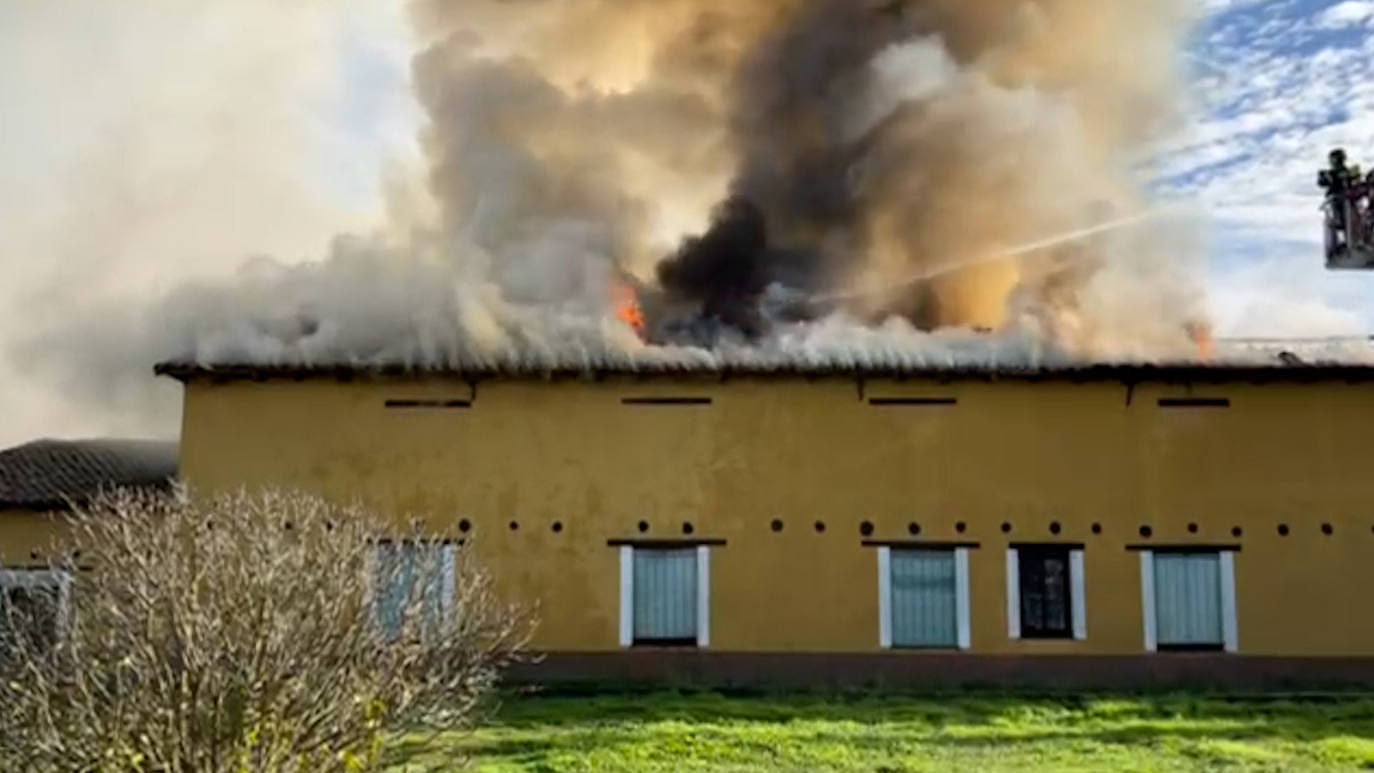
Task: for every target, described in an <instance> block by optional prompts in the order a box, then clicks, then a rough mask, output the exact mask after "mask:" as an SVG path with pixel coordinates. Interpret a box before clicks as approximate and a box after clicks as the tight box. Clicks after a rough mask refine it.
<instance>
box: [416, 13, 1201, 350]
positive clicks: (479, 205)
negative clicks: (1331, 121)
mask: <svg viewBox="0 0 1374 773" xmlns="http://www.w3.org/2000/svg"><path fill="white" fill-rule="evenodd" d="M414 11H415V19H416V23H417V27H418V28H419V29H420V30H422V31H423V32H424V33H425V38H426V40H427V47H426V50H425V51H424V52H423V53H422V54H421V55H420V56H419V57H418V58H417V60H416V65H415V75H416V81H417V86H418V93H419V95H420V99H421V102H422V104H423V105H424V107H425V109H426V111H427V113H428V115H429V118H430V121H431V123H430V126H429V129H428V130H427V132H426V147H427V150H428V153H429V155H430V159H431V173H430V181H429V182H430V188H431V190H432V191H433V192H434V194H435V196H436V200H437V202H438V203H439V206H440V226H439V233H441V234H446V235H447V237H446V238H448V239H449V240H450V241H449V245H450V247H452V248H453V249H454V250H456V251H455V252H454V253H452V254H453V255H455V257H456V259H457V262H458V263H459V264H461V265H463V266H464V267H465V269H475V270H476V272H477V275H478V276H480V277H482V278H483V279H484V280H486V281H489V282H491V283H492V291H493V294H494V295H495V296H496V297H497V298H498V303H497V306H496V307H495V308H492V307H487V309H486V311H489V312H493V313H494V314H495V315H496V317H498V318H502V319H506V318H509V315H510V314H512V313H514V311H515V307H523V308H538V309H542V310H543V311H542V312H541V314H549V313H554V314H556V315H557V319H558V321H559V322H560V323H561V324H562V325H563V327H562V329H558V328H545V329H543V330H539V331H537V333H534V335H536V337H537V338H538V339H539V340H538V343H539V348H544V349H545V350H547V351H552V352H555V353H560V354H561V353H573V352H582V353H587V352H588V350H587V346H588V345H589V342H590V347H591V349H592V350H597V349H600V348H603V347H606V348H609V349H611V350H613V351H615V352H616V353H617V354H618V355H628V356H630V357H631V358H637V357H641V356H646V352H645V351H643V349H642V348H640V347H637V345H636V343H637V342H633V341H631V342H628V346H629V347H630V350H631V351H625V349H624V347H625V346H626V345H627V342H624V341H620V340H608V339H606V338H605V337H598V336H597V335H596V334H595V333H594V332H592V331H588V330H586V327H587V325H586V324H585V319H586V318H585V314H586V311H587V308H590V309H591V310H592V312H593V316H594V317H595V316H598V314H597V311H598V308H597V307H598V306H599V305H600V306H604V305H605V303H606V301H605V299H604V298H597V297H596V296H598V295H603V296H604V295H606V293H605V291H604V290H602V289H601V288H603V287H606V286H608V280H607V279H606V278H605V277H604V276H603V275H602V274H603V272H605V271H610V272H614V273H624V274H627V275H629V276H630V277H631V278H632V279H634V280H637V281H638V282H641V283H643V284H644V288H643V290H642V292H643V294H644V295H645V298H644V302H645V305H646V306H647V307H648V309H649V311H650V313H649V317H650V330H649V334H650V341H651V342H652V343H654V344H661V345H665V346H666V347H668V348H663V347H659V348H660V350H659V351H655V352H652V353H649V354H647V356H649V357H650V358H651V359H655V358H659V357H664V358H669V359H671V358H673V357H677V356H684V357H689V358H690V357H691V356H707V357H719V356H720V355H722V353H724V352H733V351H738V350H752V351H753V352H755V353H757V352H767V351H774V352H775V355H774V356H777V357H780V358H781V359H782V360H784V361H785V360H788V359H790V358H791V356H790V355H789V354H787V353H783V352H779V351H777V350H778V349H779V347H786V346H796V345H797V342H803V343H801V344H800V348H797V349H795V350H790V349H789V350H788V351H792V352H793V353H794V355H795V357H796V358H798V359H801V360H806V361H814V360H816V359H817V358H819V359H820V360H824V359H827V358H830V357H833V356H834V355H833V353H832V352H831V350H830V348H829V347H826V348H825V351H826V354H823V355H818V354H817V351H816V350H815V349H814V348H812V347H811V346H809V345H808V344H807V343H805V342H809V341H811V340H812V337H813V336H812V334H813V333H814V334H815V335H816V336H819V332H817V331H819V330H821V329H834V328H836V327H838V328H842V329H850V330H852V331H853V332H854V335H853V340H852V348H853V349H854V350H855V351H854V352H852V353H849V354H847V355H846V356H845V357H844V359H846V360H847V359H856V360H859V361H865V360H867V359H868V358H869V357H870V356H871V355H873V354H874V352H872V351H866V350H865V348H864V347H866V346H869V345H870V344H868V343H867V338H868V336H866V335H861V334H860V333H859V331H860V329H862V328H865V327H867V328H870V329H873V330H886V331H888V334H889V335H895V336H897V337H898V338H900V339H901V340H900V341H893V342H892V345H891V346H890V347H886V348H885V349H884V352H885V353H884V354H883V355H882V356H880V357H877V358H876V359H878V360H885V359H888V358H889V357H890V352H891V351H902V350H909V352H910V353H909V354H908V355H906V356H904V357H901V358H899V359H900V360H901V361H902V363H909V362H917V363H920V362H925V361H926V357H927V355H928V354H929V353H930V352H937V351H941V350H942V349H943V346H942V342H941V341H939V340H937V339H939V338H940V337H941V335H942V333H941V332H940V331H950V330H957V329H970V328H977V329H986V330H992V331H997V333H998V334H999V335H1001V336H1002V337H1003V338H1004V339H1016V340H1017V341H1019V342H1024V341H1025V340H1031V341H1034V342H1035V345H1034V346H1031V347H1029V348H1026V349H1025V351H1024V357H1025V358H1026V359H1028V360H1030V359H1035V358H1037V357H1043V356H1047V353H1048V354H1049V355H1051V356H1058V357H1063V358H1067V359H1138V358H1152V357H1153V358H1160V357H1180V356H1191V355H1192V354H1193V353H1194V352H1195V351H1196V349H1195V342H1194V341H1193V338H1194V337H1195V336H1196V332H1197V331H1198V330H1202V329H1204V328H1205V325H1204V324H1203V323H1201V322H1200V320H1199V319H1198V318H1197V317H1198V313H1197V309H1198V307H1199V305H1200V298H1198V297H1197V295H1196V293H1195V291H1194V285H1193V284H1192V280H1193V279H1194V277H1192V276H1191V275H1190V272H1189V269H1190V265H1189V262H1188V261H1187V260H1186V256H1187V255H1188V254H1190V253H1191V249H1190V247H1191V245H1189V244H1187V240H1186V239H1184V238H1180V237H1170V236H1169V235H1167V234H1165V235H1161V233H1160V230H1159V229H1158V228H1152V229H1151V232H1150V233H1149V238H1148V239H1147V238H1145V234H1144V233H1142V231H1141V230H1139V229H1136V230H1129V229H1123V230H1122V231H1121V232H1119V233H1108V234H1098V235H1095V236H1094V237H1092V238H1085V239H1083V240H1072V241H1069V242H1067V243H1066V244H1063V245H1058V246H1056V247H1053V248H1046V249H1043V250H1037V251H1033V252H1031V253H1029V254H1023V255H1020V256H1018V257H1015V258H1011V257H1008V258H1005V259H1001V256H1002V255H1004V254H1006V253H1008V252H1010V251H1014V250H1015V248H1016V247H1017V246H1018V245H1022V244H1025V243H1027V242H1034V241H1037V240H1040V239H1043V238H1045V237H1046V236H1052V235H1054V234H1059V233H1067V232H1074V231H1077V230H1080V229H1084V228H1091V227H1092V226H1093V225H1094V224H1097V223H1101V222H1103V221H1107V220H1111V219H1113V218H1117V217H1120V216H1122V215H1129V214H1133V213H1138V212H1141V211H1142V210H1144V209H1145V208H1147V207H1148V203H1147V202H1145V201H1143V200H1142V199H1141V196H1140V193H1139V191H1138V189H1137V187H1136V186H1135V185H1134V184H1133V181H1132V175H1131V174H1130V169H1131V165H1132V164H1133V163H1134V162H1136V161H1138V160H1139V158H1140V155H1141V153H1142V152H1143V151H1144V149H1145V148H1147V147H1148V145H1149V143H1151V142H1152V141H1154V140H1157V139H1158V138H1159V137H1160V136H1161V134H1162V133H1164V132H1165V131H1167V130H1168V129H1169V128H1170V126H1171V122H1172V120H1173V119H1174V118H1175V117H1176V112H1175V110H1176V106H1177V105H1176V97H1177V93H1178V84H1177V81H1176V61H1175V57H1176V55H1177V46H1178V44H1179V41H1180V39H1181V37H1182V34H1183V33H1184V31H1185V28H1186V23H1187V18H1186V15H1185V13H1184V8H1183V6H1182V4H1181V3H1174V2H1161V3H1149V4H1142V3H1124V2H1109V3H1092V4H1085V3H1080V2H1075V1H1074V0H1024V1H1023V2H1019V3H1013V4H1008V3H1006V2H1003V1H1002V0H972V1H970V0H906V1H902V0H884V1H883V2H862V1H857V0H754V1H753V2H750V3H734V2H726V1H725V0H579V2H553V1H551V0H528V1H527V2H521V3H509V2H499V1H498V0H466V1H460V2H441V1H439V0H431V1H429V2H421V3H419V4H417V5H416V7H415V9H414ZM693 232H695V235H693ZM459 236H461V241H462V244H461V245H459V244H456V243H455V241H454V239H455V237H459ZM607 297H613V295H612V296H607ZM554 310H558V311H554ZM599 316H602V317H604V316H605V314H604V313H602V314H600V315H599ZM820 319H827V320H829V321H828V324H826V325H820V324H817V321H818V320H820ZM570 320H578V321H574V322H572V323H571V324H569V322H570ZM798 326H801V327H800V328H799V327H798ZM921 331H931V332H932V333H934V334H935V335H934V336H931V335H923V334H922V333H921ZM507 332H508V333H510V334H512V335H513V336H514V337H515V338H517V339H520V338H523V337H524V336H526V335H530V334H531V332H532V331H531V330H530V329H529V328H527V327H523V326H522V327H519V328H518V329H508V330H507ZM570 332H572V333H575V334H573V335H570ZM589 333H590V335H589ZM956 337H958V336H956ZM508 343H514V344H515V345H516V347H517V348H518V347H519V346H520V345H522V344H525V343H529V342H527V341H521V340H515V341H509V342H508ZM1019 345H1020V344H1019V343H1018V344H1016V346H1019ZM673 347H678V348H681V347H688V348H693V349H703V350H704V351H702V352H700V355H688V354H686V353H684V352H675V351H671V349H672V348H673ZM651 348H652V347H651ZM840 348H841V349H844V348H845V347H844V346H841V347H840ZM1013 348H1014V347H1013ZM590 354H591V356H592V357H593V358H599V357H601V356H604V354H600V353H597V352H596V351H592V352H590ZM974 356H975V357H977V356H978V355H974ZM613 358H614V357H613ZM939 360H940V356H939V355H937V356H936V358H935V361H936V362H938V361H939Z"/></svg>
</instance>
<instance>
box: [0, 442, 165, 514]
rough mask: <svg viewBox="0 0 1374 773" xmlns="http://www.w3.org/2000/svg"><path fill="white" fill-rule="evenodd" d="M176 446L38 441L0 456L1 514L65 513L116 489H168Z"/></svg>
mask: <svg viewBox="0 0 1374 773" xmlns="http://www.w3.org/2000/svg"><path fill="white" fill-rule="evenodd" d="M176 474H177V444H176V443H170V442H163V441H156V440H35V441H33V442H31V443H25V444H24V445H21V446H15V447H14V448H9V449H6V450H4V451H0V508H6V507H8V508H20V509H29V510H49V509H65V508H67V507H68V503H69V502H75V503H77V504H80V503H82V502H85V501H87V500H89V499H90V498H91V497H93V496H94V495H95V494H97V493H99V492H100V491H102V490H107V489H112V488H168V487H170V485H171V481H172V479H173V478H175V477H176Z"/></svg>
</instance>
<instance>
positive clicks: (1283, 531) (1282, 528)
mask: <svg viewBox="0 0 1374 773" xmlns="http://www.w3.org/2000/svg"><path fill="white" fill-rule="evenodd" d="M1279 536H1280V537H1287V536H1288V524H1286V523H1281V524H1279Z"/></svg>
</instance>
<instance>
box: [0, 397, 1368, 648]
mask: <svg viewBox="0 0 1374 773" xmlns="http://www.w3.org/2000/svg"><path fill="white" fill-rule="evenodd" d="M646 396H674V397H680V396H703V397H711V398H713V400H714V402H713V404H711V405H709V406H682V405H679V406H663V405H656V406H630V405H624V404H622V402H621V400H622V398H626V397H646ZM913 396H920V397H957V398H958V401H959V402H958V405H957V406H944V407H936V406H900V407H876V406H872V405H869V404H868V403H867V402H866V400H865V399H861V398H871V397H913ZM1179 396H1214V397H1225V398H1229V399H1230V400H1231V407H1230V408H1226V409H1162V408H1160V407H1159V406H1158V405H1157V402H1156V401H1157V398H1159V397H1179ZM473 397H475V399H474V401H473V403H472V407H471V408H469V409H455V410H442V409H407V410H397V409H388V408H386V407H385V401H386V400H393V399H402V400H405V399H443V400H451V399H469V398H473ZM1371 397H1374V386H1371V385H1360V384H1345V383H1340V382H1333V383H1316V384H1281V383H1272V384H1248V383H1236V384H1223V385H1208V386H1197V387H1194V388H1192V389H1189V388H1187V387H1184V386H1179V385H1165V384H1142V385H1138V386H1135V387H1134V388H1129V389H1128V387H1127V386H1125V385H1123V384H1119V383H1111V382H1091V383H1082V384H1075V383H1067V382H1058V381H1045V382H1039V383H1032V382H1026V381H1004V382H995V383H990V382H982V381H967V382H953V383H948V384H941V383H935V382H929V381H900V382H899V381H892V380H868V381H866V382H863V383H860V382H859V381H857V380H855V379H843V378H817V379H811V380H808V379H805V378H773V379H732V380H728V381H724V382H722V381H720V380H715V379H697V378H688V377H679V378H664V377H655V378H645V379H634V378H627V377H612V378H607V379H604V380H601V381H591V380H555V381H547V382H546V381H539V380H488V381H483V382H481V383H480V384H478V385H477V387H476V388H475V393H474V391H473V388H472V387H471V386H469V385H468V384H467V383H464V382H462V381H460V380H457V379H452V378H441V377H433V378H427V379H397V380H360V381H356V382H347V383H345V382H340V381H335V380H329V379H306V380H303V381H287V380H281V381H265V382H249V381H235V382H229V383H222V384H214V383H210V382H209V381H205V380H193V381H192V382H191V383H189V384H188V385H187V388H186V407H185V411H184V418H183V422H184V426H183V435H182V445H181V453H182V457H181V470H182V474H183V476H184V478H185V479H186V480H187V481H188V482H190V483H191V485H192V486H193V487H195V488H197V489H198V490H200V491H213V490H217V489H228V488H235V487H238V486H242V485H248V486H259V485H275V486H284V487H295V488H303V489H306V490H310V491H314V492H318V493H322V494H325V495H327V496H329V497H332V498H337V499H355V498H356V499H361V500H363V501H364V502H366V503H368V504H370V505H372V506H374V507H376V508H378V509H380V510H381V511H383V512H385V513H388V514H391V515H393V516H395V517H396V518H397V519H400V518H402V517H403V516H421V517H423V518H425V519H426V520H428V521H429V523H430V524H431V525H432V526H433V527H435V528H437V529H441V530H443V531H446V532H448V533H451V534H452V535H453V536H455V537H456V536H467V537H469V538H471V540H472V544H473V545H474V546H475V548H476V550H477V551H478V553H479V554H480V555H481V557H482V559H483V563H484V564H485V565H486V566H488V567H489V568H491V570H492V571H493V572H494V573H495V575H496V576H497V578H498V581H499V582H500V583H501V587H502V588H503V589H504V590H505V592H506V593H508V594H510V595H512V596H513V597H517V598H521V599H524V600H526V601H534V602H537V604H538V614H539V618H540V620H541V625H540V628H539V630H538V633H537V637H536V641H535V645H536V646H538V647H540V648H542V649H548V650H574V651H587V650H614V649H616V648H617V632H618V616H619V599H618V592H619V579H618V577H619V562H618V556H617V551H616V549H615V548H612V547H608V546H607V540H609V539H639V538H644V537H649V538H681V537H682V524H683V523H684V522H690V523H691V524H692V525H693V526H694V532H695V533H694V535H693V537H694V538H716V539H723V540H725V541H726V543H727V544H726V545H725V546H724V547H720V548H715V549H714V552H713V554H712V563H711V572H712V574H711V584H712V593H711V618H712V619H711V648H712V649H713V650H721V651H740V652H749V651H761V652H775V651H796V652H868V651H877V649H878V593H877V586H878V582H877V568H876V566H877V559H876V551H875V549H874V548H871V547H865V546H864V545H863V544H862V541H863V539H864V537H862V536H861V534H860V525H861V523H862V522H864V521H869V522H871V523H873V524H874V527H875V530H874V533H873V535H872V539H879V540H900V539H907V538H909V537H908V524H909V523H911V522H918V523H919V524H920V526H921V535H920V536H921V538H922V539H930V540H941V541H955V540H957V541H970V542H977V543H979V544H980V548H978V549H976V550H973V551H971V561H970V564H971V566H970V569H971V571H970V577H971V590H970V595H971V621H972V624H971V629H972V644H973V647H972V648H973V651H974V652H980V653H999V654H1010V653H1094V654H1133V653H1139V652H1141V651H1142V641H1143V633H1142V627H1143V624H1142V615H1141V610H1140V597H1141V596H1140V568H1139V566H1140V565H1139V558H1138V555H1137V554H1136V553H1133V552H1130V551H1128V550H1127V546H1128V545H1136V544H1140V543H1146V542H1148V543H1156V544H1217V543H1224V544H1232V543H1235V544H1239V545H1241V548H1242V549H1241V552H1239V553H1238V554H1237V556H1236V585H1237V606H1238V618H1239V631H1240V648H1241V651H1242V652H1243V653H1247V654H1265V655H1367V654H1371V653H1374V615H1371V614H1368V612H1367V605H1366V602H1365V600H1364V598H1363V596H1364V589H1365V588H1368V587H1371V586H1374V533H1371V527H1372V526H1374V506H1371V505H1372V504H1374V475H1371V474H1370V467H1371V464H1370V461H1371V459H1372V458H1374V456H1372V455H1371V453H1370V448H1371V443H1374V400H1372V399H1371ZM1128 398H1129V401H1128ZM462 519H467V520H469V521H470V522H471V524H472V531H471V533H469V534H467V535H462V534H460V533H459V530H458V523H459V521H460V520H462ZM773 519H781V520H782V521H783V522H784V523H785V528H784V529H783V531H782V532H781V533H774V532H773V531H772V530H771V529H770V526H769V524H770V522H771V521H772V520H773ZM641 520H643V521H646V522H648V523H649V524H650V526H651V528H650V529H649V531H648V533H647V534H641V533H640V532H639V531H638V530H637V528H636V524H637V523H638V522H639V521H641ZM555 521H557V522H561V523H562V525H563V530H562V531H561V532H559V533H555V532H554V531H553V530H552V524H553V523H554V522H555ZM818 521H819V522H823V523H824V524H825V531H824V532H823V533H818V532H817V531H816V529H815V527H814V524H815V523H816V522H818ZM512 522H514V523H516V524H518V530H512V529H511V528H510V524H511V523H512ZM961 522H962V523H964V524H966V530H965V531H964V532H962V533H960V532H959V531H957V529H956V524H958V523H961ZM1004 522H1006V523H1010V524H1011V525H1012V528H1011V531H1010V533H1003V531H1002V529H1001V525H1002V524H1003V523H1004ZM1052 522H1057V523H1059V524H1060V525H1061V532H1060V533H1059V534H1058V535H1057V536H1055V535H1052V534H1051V532H1050V524H1051V523H1052ZM4 523H5V522H4V521H3V520H0V528H4V526H3V524H4ZM1094 523H1099V524H1101V525H1102V527H1103V532H1102V534H1100V535H1095V534H1093V533H1092V529H1091V527H1092V524H1094ZM1190 523H1196V524H1197V525H1198V527H1199V529H1198V532H1197V533H1196V534H1194V533H1190V532H1189V530H1188V524H1190ZM1280 523H1284V524H1287V525H1288V526H1289V528H1290V530H1291V533H1290V535H1289V536H1287V537H1280V536H1279V535H1278V533H1277V526H1278V525H1279V524H1280ZM1323 523H1329V524H1331V525H1332V527H1333V529H1334V534H1333V535H1332V536H1326V535H1324V534H1323V533H1322V531H1321V524H1323ZM1143 525H1148V526H1149V527H1150V528H1151V529H1152V531H1153V536H1152V538H1151V539H1148V540H1146V539H1143V538H1142V537H1141V536H1140V534H1139V529H1140V527H1141V526H1143ZM1235 527H1239V528H1241V529H1242V530H1243V536H1241V537H1240V538H1236V537H1233V536H1232V529H1233V528H1235ZM0 534H3V532H0ZM1055 540H1063V541H1068V542H1076V543H1084V544H1085V546H1086V550H1085V561H1086V571H1085V575H1086V588H1087V622H1088V638H1087V640H1086V641H1083V642H1035V641H1013V640H1010V639H1009V638H1008V636H1007V626H1006V599H1005V594H1006V590H1005V577H1004V572H1005V550H1006V548H1007V546H1008V544H1009V543H1012V542H1045V541H1055ZM3 544H4V541H3V539H0V545H3Z"/></svg>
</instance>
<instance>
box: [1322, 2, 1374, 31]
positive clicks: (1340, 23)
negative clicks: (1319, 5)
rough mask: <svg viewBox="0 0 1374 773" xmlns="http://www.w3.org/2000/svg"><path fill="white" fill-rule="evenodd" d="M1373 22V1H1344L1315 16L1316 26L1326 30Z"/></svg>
mask: <svg viewBox="0 0 1374 773" xmlns="http://www.w3.org/2000/svg"><path fill="white" fill-rule="evenodd" d="M1371 20H1374V0H1345V2H1342V3H1337V4H1336V5H1333V6H1331V7H1330V8H1327V9H1326V10H1325V11H1323V12H1322V13H1321V14H1320V15H1318V16H1317V25H1318V26H1320V27H1323V28H1326V29H1338V28H1341V27H1354V26H1358V25H1361V24H1367V23H1369V22H1370V21H1371Z"/></svg>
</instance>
